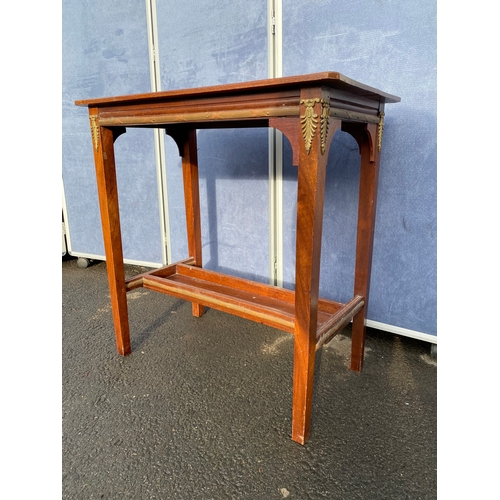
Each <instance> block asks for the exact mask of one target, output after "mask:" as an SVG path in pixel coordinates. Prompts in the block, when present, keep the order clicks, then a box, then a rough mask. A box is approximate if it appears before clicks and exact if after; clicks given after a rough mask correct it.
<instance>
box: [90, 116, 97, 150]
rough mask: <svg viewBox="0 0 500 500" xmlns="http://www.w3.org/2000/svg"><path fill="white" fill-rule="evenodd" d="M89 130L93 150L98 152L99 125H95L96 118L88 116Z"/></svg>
mask: <svg viewBox="0 0 500 500" xmlns="http://www.w3.org/2000/svg"><path fill="white" fill-rule="evenodd" d="M90 129H91V131H92V140H93V141H94V147H95V150H96V151H98V150H99V124H98V123H97V116H94V115H92V116H90Z"/></svg>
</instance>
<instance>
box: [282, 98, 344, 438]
mask: <svg viewBox="0 0 500 500" xmlns="http://www.w3.org/2000/svg"><path fill="white" fill-rule="evenodd" d="M301 97H302V100H301V122H300V127H301V134H300V136H301V140H300V141H299V143H300V146H299V166H298V182H297V234H296V268H295V331H294V358H293V407H292V439H293V440H294V441H297V442H298V443H300V444H304V443H305V442H306V441H307V439H308V437H309V430H310V422H311V410H312V395H313V381H314V363H315V354H316V330H317V319H318V294H319V274H320V273H319V271H320V258H321V235H322V226H323V205H324V194H325V176H326V164H327V160H328V149H329V146H330V141H331V138H332V137H333V134H334V133H335V131H336V130H337V129H338V128H339V127H340V121H338V120H333V119H330V118H329V97H328V96H324V97H323V96H322V94H321V91H320V90H318V89H316V90H314V89H312V90H310V91H309V92H303V93H302V95H301Z"/></svg>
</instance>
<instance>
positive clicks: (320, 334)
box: [126, 259, 364, 348]
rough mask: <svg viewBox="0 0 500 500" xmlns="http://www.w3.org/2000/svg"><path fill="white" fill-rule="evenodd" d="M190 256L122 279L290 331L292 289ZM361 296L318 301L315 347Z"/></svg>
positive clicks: (343, 322)
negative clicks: (236, 274)
mask: <svg viewBox="0 0 500 500" xmlns="http://www.w3.org/2000/svg"><path fill="white" fill-rule="evenodd" d="M190 264H192V259H186V260H185V261H182V262H178V263H175V264H171V265H169V266H166V267H163V268H161V269H156V270H153V271H151V272H148V273H144V274H141V275H139V276H135V277H134V278H131V279H129V280H127V281H126V286H127V291H130V290H133V289H135V288H138V287H144V288H147V289H150V290H155V291H157V292H161V293H165V294H167V295H171V296H173V297H177V298H180V299H184V300H188V301H190V302H194V303H197V304H201V305H204V306H207V307H211V308H213V309H218V310H220V311H224V312H227V313H230V314H234V315H236V316H241V317H243V318H246V319H249V320H252V321H255V322H258V323H262V324H265V325H268V326H271V327H274V328H277V329H279V330H283V331H286V332H289V333H294V327H295V292H293V291H292V290H286V289H284V288H278V287H274V286H271V285H266V284H263V283H257V282H255V281H250V280H246V279H243V278H236V277H234V276H228V275H226V274H222V273H217V272H214V271H208V270H206V269H202V268H199V267H195V266H193V265H190ZM363 305H364V300H363V297H360V296H355V297H354V298H353V299H352V300H351V301H349V302H348V303H346V304H343V303H340V302H335V301H332V300H327V299H319V301H318V326H317V333H316V347H317V348H319V347H320V346H321V345H323V344H324V343H326V342H328V341H329V340H330V339H331V338H332V337H333V336H334V335H335V333H337V332H338V331H339V330H340V329H342V328H343V327H344V326H345V325H346V324H347V323H349V321H350V320H351V319H352V317H353V316H354V315H355V314H356V313H357V312H358V311H359V310H360V309H361V308H362V307H363Z"/></svg>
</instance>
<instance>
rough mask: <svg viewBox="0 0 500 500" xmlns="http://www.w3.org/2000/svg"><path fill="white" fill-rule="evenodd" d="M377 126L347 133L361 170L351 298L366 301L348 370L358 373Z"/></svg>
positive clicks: (371, 228)
mask: <svg viewBox="0 0 500 500" xmlns="http://www.w3.org/2000/svg"><path fill="white" fill-rule="evenodd" d="M376 127H377V125H374V124H368V125H363V124H359V125H352V129H351V130H348V131H349V132H350V133H351V134H352V135H353V136H354V137H355V138H356V139H357V141H358V144H359V147H360V153H361V170H360V184H359V202H358V229H357V238H356V267H355V272H354V295H360V296H362V297H364V299H365V305H364V306H363V308H362V309H361V310H360V311H359V312H358V314H356V316H354V318H353V323H352V347H351V370H354V371H357V372H360V371H361V369H362V367H363V357H364V349H365V337H366V326H365V322H366V309H367V307H368V295H369V290H370V274H371V264H372V251H373V235H374V230H375V215H376V204H377V188H378V177H379V162H380V154H379V151H378V147H377V144H376V139H375V138H376V130H377V129H376Z"/></svg>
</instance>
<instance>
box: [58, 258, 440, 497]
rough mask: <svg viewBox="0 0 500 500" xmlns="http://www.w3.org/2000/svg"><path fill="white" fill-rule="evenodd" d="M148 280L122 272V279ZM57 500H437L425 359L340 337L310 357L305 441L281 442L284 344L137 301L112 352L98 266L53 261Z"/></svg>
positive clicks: (418, 352)
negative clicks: (356, 366) (56, 268)
mask: <svg viewBox="0 0 500 500" xmlns="http://www.w3.org/2000/svg"><path fill="white" fill-rule="evenodd" d="M144 270H145V268H141V267H137V266H130V265H127V266H126V274H127V276H133V275H135V274H138V273H139V272H142V271H144ZM62 286H63V290H62V299H63V307H62V498H63V499H68V500H69V499H71V500H79V499H82V500H90V499H117V500H118V499H120V500H125V499H134V500H142V499H144V500H146V499H162V500H165V499H172V500H184V499H189V500H196V499H203V500H210V499H215V500H219V499H220V500H223V499H231V500H232V499H256V500H260V499H263V500H264V499H265V500H272V499H276V500H280V499H283V498H288V499H290V500H293V499H300V500H307V499H323V498H327V499H342V500H349V499H362V500H370V499H384V500H387V499H434V498H436V495H437V361H436V359H434V358H433V357H431V352H430V345H429V344H428V343H425V342H422V341H418V340H415V339H410V338H407V337H402V336H398V335H394V334H391V333H386V332H382V331H380V330H374V329H368V332H367V341H366V355H365V363H364V368H363V371H362V373H361V374H358V373H354V372H352V371H350V369H349V350H350V330H349V327H347V328H346V329H345V330H344V331H342V332H341V333H340V334H339V335H338V336H337V337H335V338H334V339H333V340H332V341H331V342H330V344H328V345H326V346H324V347H323V348H322V349H321V350H320V351H318V353H317V356H316V377H315V387H314V397H313V414H312V424H311V436H310V439H309V441H308V442H307V443H306V445H305V446H301V445H299V444H297V443H295V442H293V441H292V440H291V438H290V436H291V400H292V361H293V336H291V335H289V334H287V333H283V332H280V331H278V330H274V329H272V328H269V327H266V326H263V325H260V324H256V323H253V322H251V321H247V320H245V319H242V318H238V317H234V316H231V315H228V314H225V313H222V312H219V311H216V310H212V309H209V310H207V312H206V313H205V314H204V315H203V316H202V317H201V318H194V317H193V316H192V315H191V305H190V304H189V303H187V302H184V301H181V300H178V299H175V298H172V297H169V296H166V295H162V294H159V293H156V292H152V291H147V290H145V289H137V290H135V291H132V292H130V293H129V295H128V305H129V320H130V329H131V340H132V353H131V354H130V355H128V356H126V357H122V356H119V355H118V353H117V352H116V348H115V342H114V333H113V322H112V316H111V309H110V302H109V291H108V285H107V276H106V264H105V263H104V262H98V263H96V264H94V265H92V266H90V267H88V268H86V269H81V268H79V267H77V263H76V260H74V259H70V260H63V263H62Z"/></svg>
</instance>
